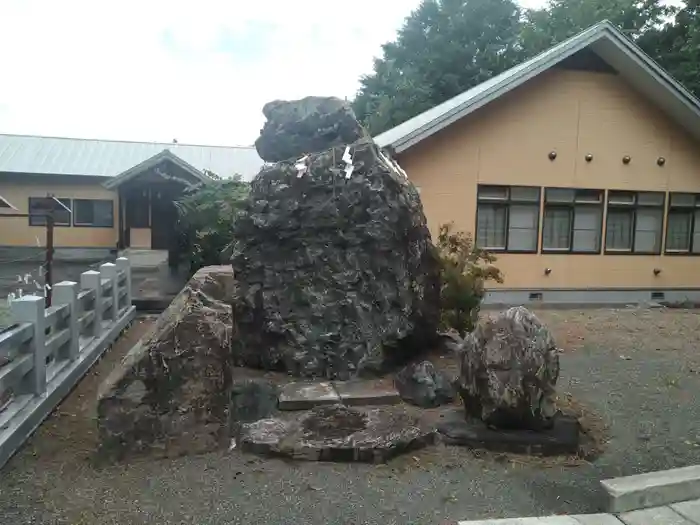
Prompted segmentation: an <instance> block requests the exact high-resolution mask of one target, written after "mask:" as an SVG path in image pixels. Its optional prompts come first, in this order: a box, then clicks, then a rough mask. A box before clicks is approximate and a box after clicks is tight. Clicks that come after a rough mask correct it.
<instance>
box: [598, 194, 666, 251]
mask: <svg viewBox="0 0 700 525" xmlns="http://www.w3.org/2000/svg"><path fill="white" fill-rule="evenodd" d="M664 200H665V197H664V194H663V193H661V192H633V191H610V192H608V213H607V219H606V228H605V251H606V252H619V253H625V252H627V253H645V254H658V253H661V235H662V234H661V231H662V229H663V220H664V219H663V218H664Z"/></svg>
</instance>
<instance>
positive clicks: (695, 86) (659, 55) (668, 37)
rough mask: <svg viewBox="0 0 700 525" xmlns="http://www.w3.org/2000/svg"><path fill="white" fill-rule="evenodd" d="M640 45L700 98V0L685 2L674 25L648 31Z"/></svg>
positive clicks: (675, 18)
mask: <svg viewBox="0 0 700 525" xmlns="http://www.w3.org/2000/svg"><path fill="white" fill-rule="evenodd" d="M639 44H640V45H641V46H642V48H643V49H644V50H645V51H646V52H647V54H649V56H651V57H653V58H654V59H655V60H657V61H658V62H659V64H661V66H662V67H663V68H664V69H666V70H667V71H668V72H669V73H671V74H672V75H673V76H674V77H675V78H676V80H678V81H679V82H681V83H682V84H683V85H684V86H685V87H686V88H687V89H688V90H690V91H691V92H693V93H694V94H695V96H697V97H700V0H688V1H687V2H685V3H684V4H683V5H682V6H680V8H679V9H677V10H676V12H675V16H674V17H673V19H672V20H671V21H669V22H667V23H665V24H663V25H662V26H660V27H655V28H653V29H651V30H650V31H647V32H646V33H645V34H644V35H643V36H642V37H641V38H640V39H639Z"/></svg>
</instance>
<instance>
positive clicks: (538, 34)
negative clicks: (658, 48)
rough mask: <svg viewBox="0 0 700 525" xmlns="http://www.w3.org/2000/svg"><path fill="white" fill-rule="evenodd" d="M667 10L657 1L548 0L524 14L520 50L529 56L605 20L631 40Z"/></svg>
mask: <svg viewBox="0 0 700 525" xmlns="http://www.w3.org/2000/svg"><path fill="white" fill-rule="evenodd" d="M669 9H670V8H667V7H664V6H663V5H662V4H661V1H660V0H573V1H572V0H549V2H548V3H547V4H546V5H545V6H544V7H543V8H541V9H528V10H526V11H525V13H524V23H523V31H522V34H521V38H522V43H523V47H524V48H525V50H526V52H527V54H528V55H529V56H533V55H535V54H537V53H540V52H542V51H544V50H545V49H548V48H549V47H551V46H553V45H555V44H557V43H559V42H561V41H563V40H566V39H567V38H569V37H571V36H573V35H575V34H576V33H579V32H581V31H583V30H584V29H586V28H588V27H590V26H592V25H594V24H596V23H598V22H601V21H603V20H608V21H610V22H611V23H612V24H614V25H615V26H617V27H618V28H619V29H620V30H621V31H622V32H623V33H625V34H626V35H627V36H629V37H630V38H632V39H635V40H636V39H638V38H640V37H642V36H643V35H644V34H645V33H646V32H647V31H649V30H651V29H652V28H655V27H657V26H658V25H659V24H660V23H661V21H662V18H663V17H664V16H667V15H668V14H669Z"/></svg>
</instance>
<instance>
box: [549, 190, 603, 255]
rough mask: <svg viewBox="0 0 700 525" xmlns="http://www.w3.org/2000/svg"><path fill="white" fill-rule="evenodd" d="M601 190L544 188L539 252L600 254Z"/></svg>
mask: <svg viewBox="0 0 700 525" xmlns="http://www.w3.org/2000/svg"><path fill="white" fill-rule="evenodd" d="M602 225H603V190H577V189H573V188H545V190H544V220H543V223H542V251H543V252H555V253H556V252H560V253H600V238H601V234H602Z"/></svg>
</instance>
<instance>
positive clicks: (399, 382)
mask: <svg viewBox="0 0 700 525" xmlns="http://www.w3.org/2000/svg"><path fill="white" fill-rule="evenodd" d="M394 384H395V385H396V389H397V390H398V391H399V395H400V396H401V399H403V400H404V401H406V402H407V403H411V404H412V405H417V406H419V407H423V408H433V407H438V406H440V405H444V404H445V403H451V402H452V401H454V399H455V397H457V396H456V392H455V389H454V386H453V385H452V382H451V381H450V378H449V377H448V376H447V374H445V373H444V372H441V371H439V370H436V369H435V367H434V366H433V364H432V363H431V362H430V361H423V362H422V363H417V364H411V365H408V366H407V367H405V368H404V369H403V370H401V372H399V373H398V374H397V375H396V379H395V380H394Z"/></svg>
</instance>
